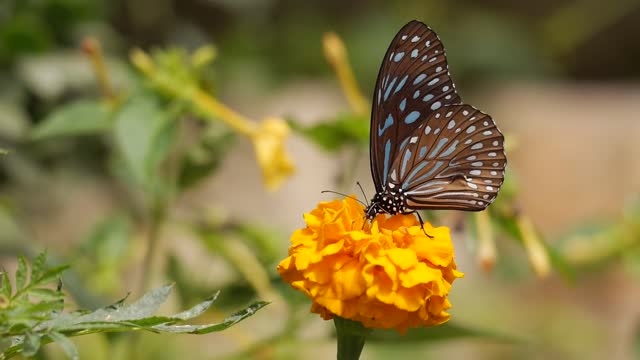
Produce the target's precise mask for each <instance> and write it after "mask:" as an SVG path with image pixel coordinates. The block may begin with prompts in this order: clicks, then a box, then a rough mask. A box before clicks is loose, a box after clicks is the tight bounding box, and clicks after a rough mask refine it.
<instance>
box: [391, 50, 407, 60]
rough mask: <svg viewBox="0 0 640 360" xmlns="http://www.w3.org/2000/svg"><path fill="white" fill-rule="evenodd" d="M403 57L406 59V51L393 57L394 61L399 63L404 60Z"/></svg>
mask: <svg viewBox="0 0 640 360" xmlns="http://www.w3.org/2000/svg"><path fill="white" fill-rule="evenodd" d="M403 57H404V51H403V52H399V53H397V54H396V55H395V56H394V57H393V61H395V62H398V61H400V60H402V58H403Z"/></svg>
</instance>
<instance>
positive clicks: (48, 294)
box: [29, 288, 64, 301]
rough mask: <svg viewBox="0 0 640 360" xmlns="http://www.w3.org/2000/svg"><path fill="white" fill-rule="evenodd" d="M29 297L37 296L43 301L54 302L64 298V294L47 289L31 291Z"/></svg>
mask: <svg viewBox="0 0 640 360" xmlns="http://www.w3.org/2000/svg"><path fill="white" fill-rule="evenodd" d="M29 295H31V296H35V297H37V298H39V299H40V300H43V301H54V300H61V299H63V298H64V294H63V293H62V292H61V291H56V290H53V289H46V288H37V289H30V290H29Z"/></svg>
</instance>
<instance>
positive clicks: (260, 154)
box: [251, 118, 295, 190]
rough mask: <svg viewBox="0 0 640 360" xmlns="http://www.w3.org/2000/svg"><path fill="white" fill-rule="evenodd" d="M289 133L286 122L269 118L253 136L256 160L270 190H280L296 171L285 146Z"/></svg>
mask: <svg viewBox="0 0 640 360" xmlns="http://www.w3.org/2000/svg"><path fill="white" fill-rule="evenodd" d="M289 131H290V130H289V126H288V125H287V123H286V122H285V121H284V120H282V119H279V118H267V119H265V120H263V121H262V122H261V123H260V124H259V127H258V128H257V130H256V131H255V132H254V133H253V134H252V135H251V139H252V140H253V145H254V148H255V151H256V159H257V160H258V164H259V165H260V167H261V168H262V177H263V179H264V183H265V186H266V187H267V189H268V190H275V189H277V188H279V187H280V185H281V184H282V182H283V181H284V180H286V179H287V178H288V177H289V176H290V175H291V174H292V173H293V171H294V169H295V168H294V166H293V162H292V161H291V158H290V157H289V154H288V153H287V152H286V149H285V146H284V145H285V140H286V138H287V136H288V135H289Z"/></svg>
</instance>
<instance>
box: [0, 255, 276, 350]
mask: <svg viewBox="0 0 640 360" xmlns="http://www.w3.org/2000/svg"><path fill="white" fill-rule="evenodd" d="M45 264H46V253H42V254H40V255H38V257H37V258H36V259H35V260H34V262H33V264H32V265H31V271H30V273H31V275H30V276H29V264H28V263H27V261H26V259H25V258H24V257H20V258H19V259H18V268H17V270H16V273H15V281H14V286H12V284H11V282H10V280H9V276H8V274H7V272H2V273H0V280H1V287H0V351H1V352H2V353H0V359H7V358H10V357H12V356H14V355H16V354H19V353H22V354H23V355H25V356H28V357H30V356H34V355H35V354H36V353H37V352H38V350H39V349H40V346H41V345H43V344H47V343H50V342H56V343H57V344H59V345H60V346H61V347H62V348H63V350H64V352H65V353H66V354H67V356H68V357H69V358H71V359H77V358H78V356H79V355H78V351H77V350H76V348H75V346H74V345H73V343H72V342H71V341H70V340H69V337H73V336H79V335H86V334H93V333H105V332H122V331H149V332H154V333H174V334H208V333H211V332H215V331H222V330H224V329H227V328H228V327H230V326H233V325H235V324H237V323H238V322H240V321H242V320H244V319H245V318H247V317H249V316H251V315H253V314H254V313H255V312H256V311H258V310H260V309H261V308H262V307H264V306H266V305H267V303H266V302H255V303H253V304H252V305H250V306H249V307H247V308H245V309H244V310H241V311H238V312H236V313H235V314H233V315H231V316H229V317H227V318H226V319H224V320H223V321H222V322H220V323H214V324H201V325H189V324H184V322H185V321H187V320H191V319H194V318H196V317H198V316H200V315H202V314H204V313H205V312H206V311H207V310H208V309H209V307H211V305H212V304H213V303H214V302H215V301H216V298H217V296H218V294H217V293H216V294H215V295H213V296H211V297H209V298H208V299H206V300H205V301H203V302H201V303H199V304H197V305H195V306H193V307H192V308H190V309H188V310H186V311H183V312H180V313H177V314H174V315H171V316H159V315H155V313H156V311H157V310H158V309H159V308H160V306H161V305H162V304H164V303H165V302H166V300H167V299H168V297H169V295H170V293H171V290H172V289H173V285H167V286H163V287H161V288H158V289H155V290H152V291H150V292H148V293H146V294H144V295H143V296H142V298H141V299H140V300H138V301H136V302H134V303H132V304H125V300H126V298H125V299H122V300H120V301H118V302H116V303H114V304H112V305H109V306H106V307H103V308H100V309H97V310H95V311H85V310H82V311H74V312H70V313H62V309H63V306H64V293H63V292H62V291H61V287H62V283H61V282H60V280H59V276H60V274H61V273H62V271H64V270H65V269H66V268H67V266H57V267H53V268H47V267H46V266H45ZM55 281H58V286H57V287H56V288H51V287H49V286H50V285H51V283H52V282H55ZM34 299H37V301H34Z"/></svg>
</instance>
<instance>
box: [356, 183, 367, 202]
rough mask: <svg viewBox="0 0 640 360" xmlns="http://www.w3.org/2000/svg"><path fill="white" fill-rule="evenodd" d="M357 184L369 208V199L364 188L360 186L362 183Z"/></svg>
mask: <svg viewBox="0 0 640 360" xmlns="http://www.w3.org/2000/svg"><path fill="white" fill-rule="evenodd" d="M356 184H358V187H359V188H360V191H362V196H364V199H365V200H366V201H367V206H369V197H368V196H367V194H365V193H364V189H363V188H362V185H360V181H356Z"/></svg>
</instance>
